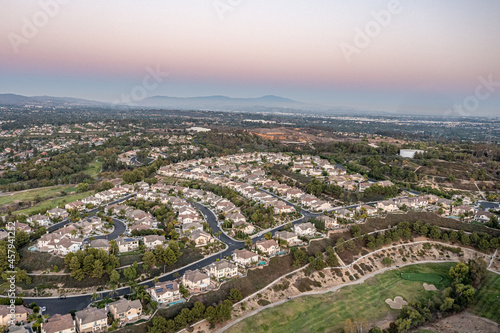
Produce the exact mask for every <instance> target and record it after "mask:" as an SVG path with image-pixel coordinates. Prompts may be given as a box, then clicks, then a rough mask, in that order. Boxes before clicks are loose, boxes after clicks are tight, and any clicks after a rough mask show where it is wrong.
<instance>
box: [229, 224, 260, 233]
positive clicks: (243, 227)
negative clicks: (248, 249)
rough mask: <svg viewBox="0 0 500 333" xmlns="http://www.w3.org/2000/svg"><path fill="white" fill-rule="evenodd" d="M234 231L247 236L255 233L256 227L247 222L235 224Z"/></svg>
mask: <svg viewBox="0 0 500 333" xmlns="http://www.w3.org/2000/svg"><path fill="white" fill-rule="evenodd" d="M233 230H235V231H241V232H243V233H245V234H247V235H251V234H253V233H254V232H255V227H254V226H253V225H252V224H250V223H247V222H234V223H233Z"/></svg>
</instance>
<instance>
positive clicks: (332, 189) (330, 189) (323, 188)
mask: <svg viewBox="0 0 500 333" xmlns="http://www.w3.org/2000/svg"><path fill="white" fill-rule="evenodd" d="M305 191H306V192H307V193H309V194H312V195H314V196H317V197H321V195H323V194H325V195H328V196H331V197H334V198H337V199H338V198H340V196H341V195H342V187H340V186H338V185H334V184H328V183H325V182H322V181H320V180H318V179H313V180H311V181H310V182H309V183H308V184H307V185H306V187H305Z"/></svg>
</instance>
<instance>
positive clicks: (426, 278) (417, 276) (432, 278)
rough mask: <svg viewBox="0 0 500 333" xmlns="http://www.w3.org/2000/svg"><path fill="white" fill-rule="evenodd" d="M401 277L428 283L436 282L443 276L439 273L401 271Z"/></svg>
mask: <svg viewBox="0 0 500 333" xmlns="http://www.w3.org/2000/svg"><path fill="white" fill-rule="evenodd" d="M401 278H403V279H405V280H409V281H420V282H425V283H430V284H436V283H439V282H441V280H443V277H442V276H441V275H439V274H434V273H416V272H404V273H403V272H401Z"/></svg>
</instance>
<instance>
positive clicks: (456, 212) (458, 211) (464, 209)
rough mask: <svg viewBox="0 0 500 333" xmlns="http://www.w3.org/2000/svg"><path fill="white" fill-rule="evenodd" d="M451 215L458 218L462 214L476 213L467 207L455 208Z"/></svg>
mask: <svg viewBox="0 0 500 333" xmlns="http://www.w3.org/2000/svg"><path fill="white" fill-rule="evenodd" d="M451 213H452V214H453V215H456V216H458V215H460V214H468V213H474V208H472V207H470V206H465V205H461V206H455V207H453V208H452V209H451Z"/></svg>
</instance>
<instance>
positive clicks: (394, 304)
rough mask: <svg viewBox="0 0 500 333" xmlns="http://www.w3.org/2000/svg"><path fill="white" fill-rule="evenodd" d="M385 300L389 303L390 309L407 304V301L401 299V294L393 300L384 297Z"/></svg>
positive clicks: (398, 308) (400, 307) (399, 307)
mask: <svg viewBox="0 0 500 333" xmlns="http://www.w3.org/2000/svg"><path fill="white" fill-rule="evenodd" d="M385 302H386V303H387V304H389V306H390V307H391V309H396V310H401V309H402V308H403V305H408V302H407V301H405V300H404V299H403V297H401V296H396V297H394V301H393V300H392V299H390V298H388V299H386V300H385Z"/></svg>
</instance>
